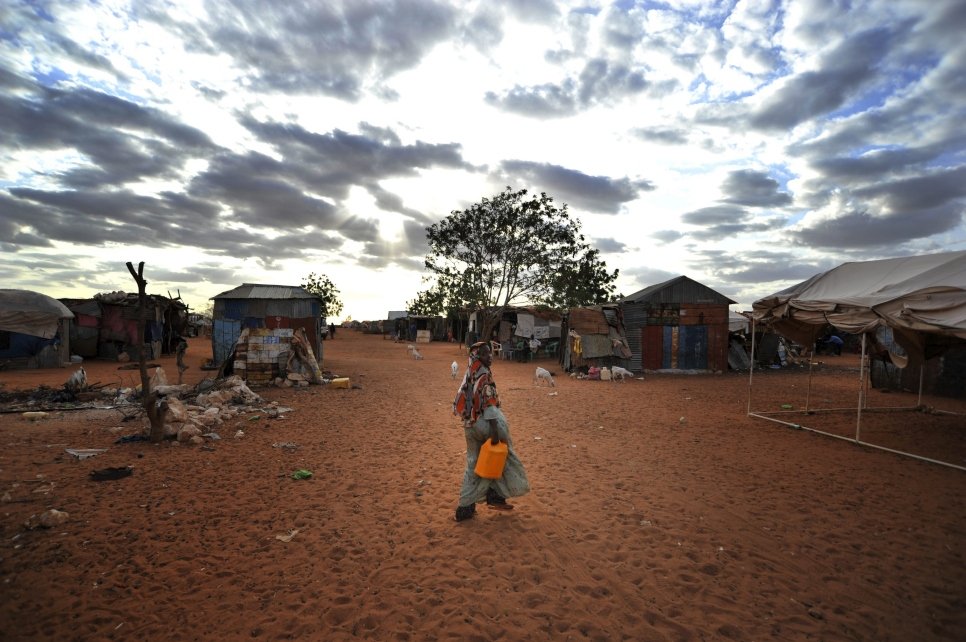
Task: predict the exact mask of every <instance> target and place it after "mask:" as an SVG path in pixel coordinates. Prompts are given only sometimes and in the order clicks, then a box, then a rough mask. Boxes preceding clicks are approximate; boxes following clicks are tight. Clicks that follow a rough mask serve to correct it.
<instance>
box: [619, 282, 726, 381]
mask: <svg viewBox="0 0 966 642" xmlns="http://www.w3.org/2000/svg"><path fill="white" fill-rule="evenodd" d="M621 303H622V308H623V311H624V324H625V327H626V329H627V341H628V344H629V345H630V348H631V352H632V354H633V356H632V357H631V362H630V363H631V365H630V368H629V369H630V370H634V371H640V370H710V371H713V372H724V371H726V370H727V369H728V318H729V317H728V315H729V312H728V306H729V305H731V304H733V303H735V302H734V301H732V300H731V299H729V298H728V297H726V296H724V295H723V294H720V293H718V292H715V291H714V290H712V289H711V288H709V287H708V286H706V285H703V284H701V283H698V282H697V281H695V280H693V279H690V278H688V277H686V276H678V277H675V278H673V279H670V280H669V281H665V282H664V283H658V284H656V285H652V286H650V287H647V288H644V289H643V290H641V291H639V292H635V293H634V294H631V295H630V296H626V297H624V298H623V299H621Z"/></svg>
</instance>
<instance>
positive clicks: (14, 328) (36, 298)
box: [0, 289, 74, 339]
mask: <svg viewBox="0 0 966 642" xmlns="http://www.w3.org/2000/svg"><path fill="white" fill-rule="evenodd" d="M73 318H74V313H73V312H71V311H70V310H68V309H67V306H66V305H64V304H63V303H61V302H60V301H58V300H57V299H54V298H51V297H49V296H47V295H46V294H40V293H39V292H31V291H30V290H4V289H0V330H5V331H7V332H18V333H20V334H29V335H30V336H34V337H41V338H43V339H52V338H53V337H54V335H56V334H57V326H58V324H59V323H60V320H61V319H73Z"/></svg>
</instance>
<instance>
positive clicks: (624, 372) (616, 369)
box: [610, 366, 634, 383]
mask: <svg viewBox="0 0 966 642" xmlns="http://www.w3.org/2000/svg"><path fill="white" fill-rule="evenodd" d="M610 374H611V379H612V380H614V381H617V380H618V379H620V380H621V383H624V379H627V378H631V379H633V378H634V373H633V372H631V371H630V370H628V369H627V368H621V367H620V366H612V367H611V369H610Z"/></svg>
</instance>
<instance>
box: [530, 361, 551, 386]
mask: <svg viewBox="0 0 966 642" xmlns="http://www.w3.org/2000/svg"><path fill="white" fill-rule="evenodd" d="M541 381H546V382H547V383H549V384H550V387H551V388H556V387H557V384H555V383H554V382H553V373H552V372H550V371H549V370H544V369H543V368H541V367H540V366H537V370H536V371H535V372H534V373H533V383H535V384H537V385H540V382H541Z"/></svg>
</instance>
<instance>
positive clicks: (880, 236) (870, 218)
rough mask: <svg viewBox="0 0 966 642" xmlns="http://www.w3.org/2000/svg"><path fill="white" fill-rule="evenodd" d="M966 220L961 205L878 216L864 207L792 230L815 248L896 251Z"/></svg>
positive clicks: (949, 229) (798, 238)
mask: <svg viewBox="0 0 966 642" xmlns="http://www.w3.org/2000/svg"><path fill="white" fill-rule="evenodd" d="M962 222H963V207H962V206H961V205H959V206H956V205H946V206H942V207H937V208H934V209H930V210H920V211H919V212H918V213H917V214H916V215H915V216H909V215H907V214H905V213H899V214H889V215H884V216H874V215H873V214H871V213H870V212H868V211H864V210H862V211H850V212H845V213H842V214H839V215H837V216H834V217H831V218H825V219H823V220H821V221H818V222H816V223H813V224H811V225H809V226H807V227H803V228H802V229H799V230H795V231H793V232H791V233H790V234H791V237H792V238H793V239H794V240H795V241H796V242H797V243H798V244H800V245H805V246H808V247H812V248H824V249H847V248H889V249H892V250H893V251H894V250H895V248H896V247H898V246H902V245H905V244H908V243H909V242H910V241H913V240H916V239H924V238H928V237H930V236H932V235H934V234H940V233H943V232H948V231H951V230H953V229H954V228H956V227H957V226H959V225H960V224H962Z"/></svg>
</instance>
